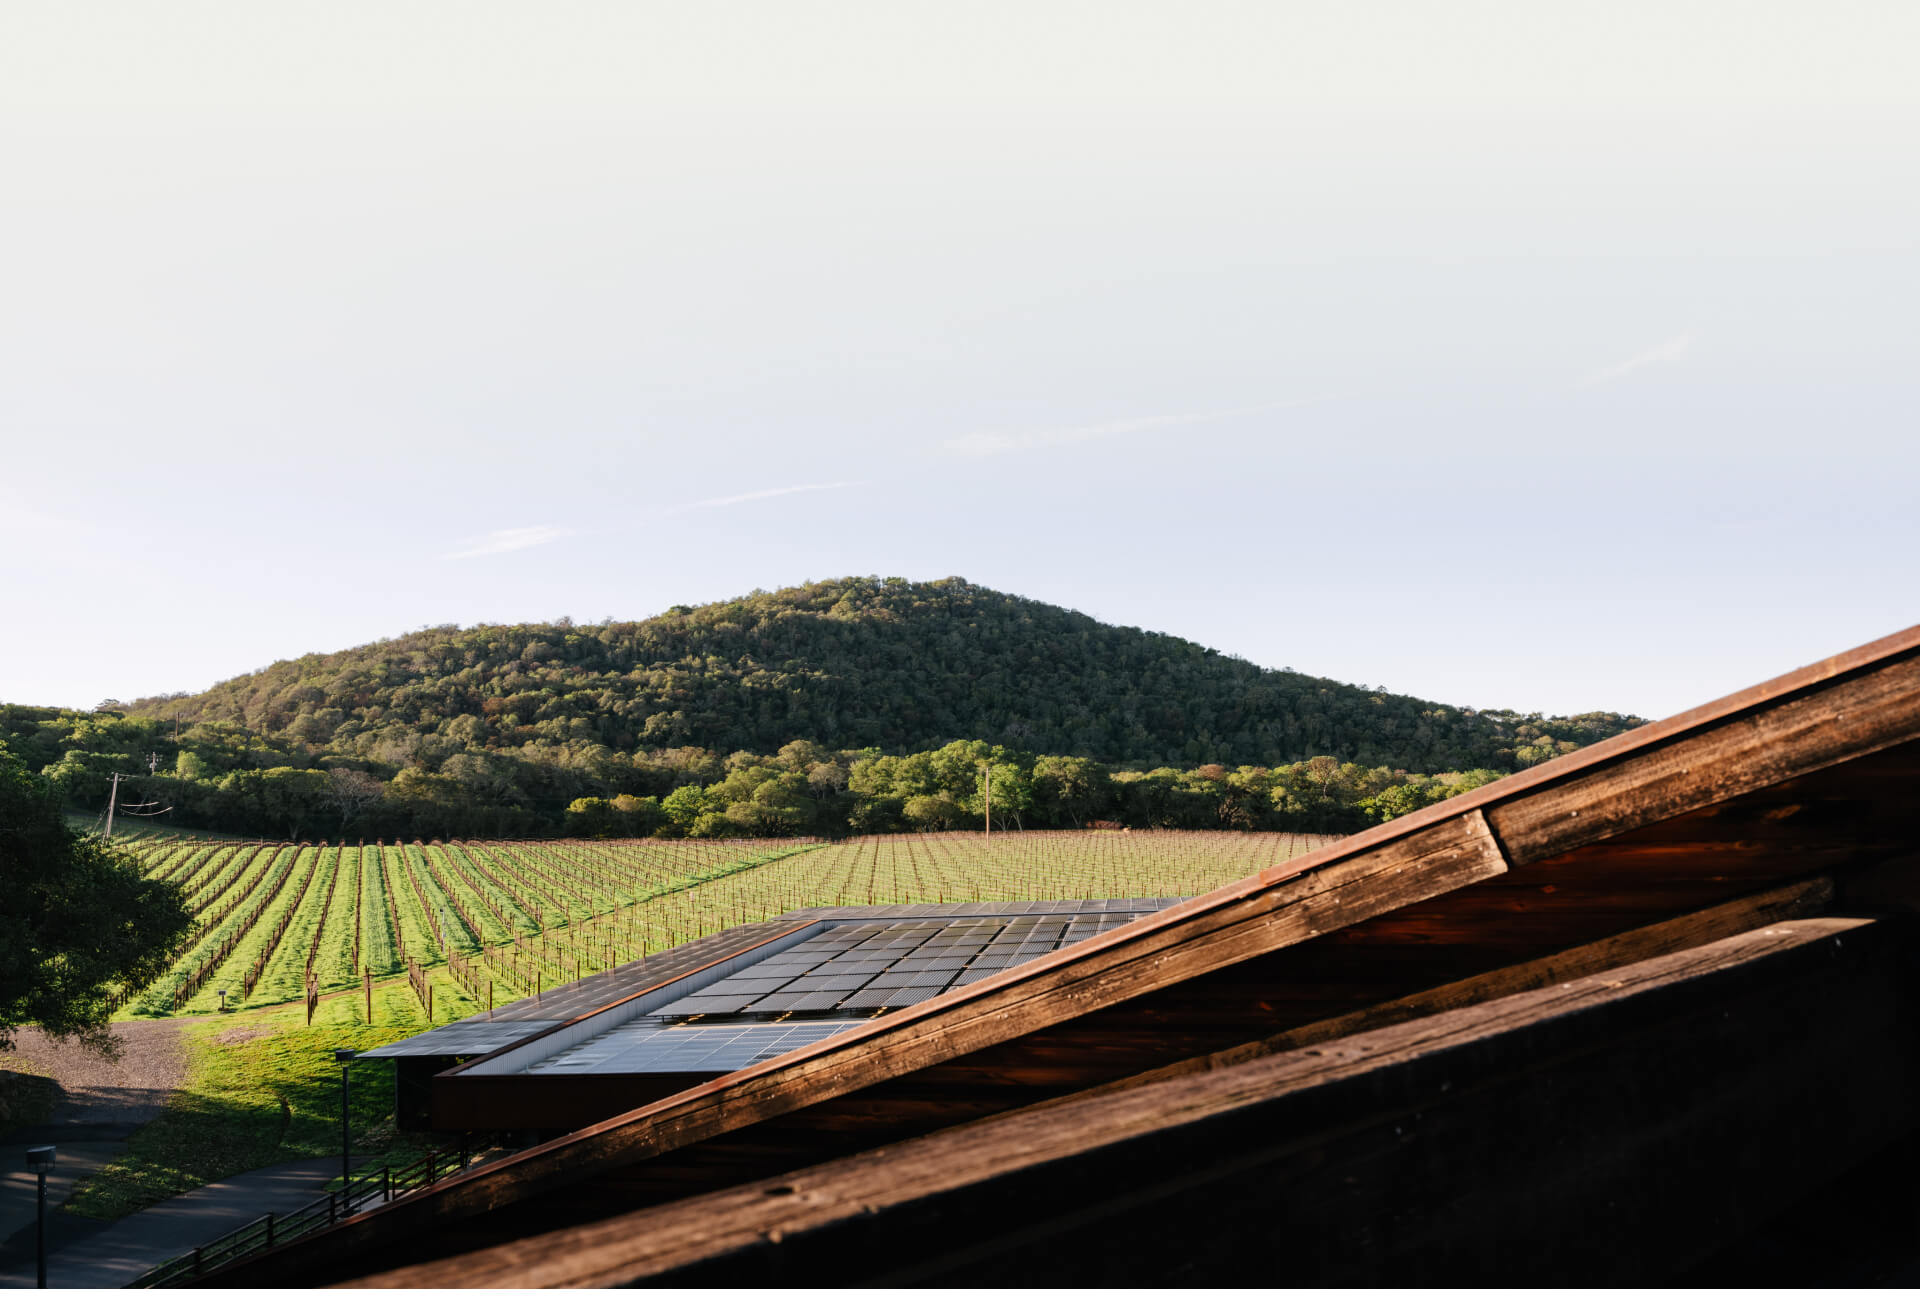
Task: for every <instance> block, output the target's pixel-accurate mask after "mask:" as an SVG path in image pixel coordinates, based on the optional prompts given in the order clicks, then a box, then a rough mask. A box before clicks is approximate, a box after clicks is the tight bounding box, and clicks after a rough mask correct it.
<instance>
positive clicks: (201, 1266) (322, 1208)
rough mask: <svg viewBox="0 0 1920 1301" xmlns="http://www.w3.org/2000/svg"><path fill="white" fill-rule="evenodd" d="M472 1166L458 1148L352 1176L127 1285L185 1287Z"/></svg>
mask: <svg viewBox="0 0 1920 1301" xmlns="http://www.w3.org/2000/svg"><path fill="white" fill-rule="evenodd" d="M472 1164H475V1162H474V1161H472V1160H470V1159H469V1158H468V1155H467V1149H466V1148H465V1147H464V1146H462V1147H460V1148H457V1149H452V1148H450V1149H445V1150H441V1151H433V1152H428V1153H427V1154H426V1155H425V1156H423V1157H421V1158H420V1159H419V1160H418V1161H414V1162H412V1163H411V1164H409V1165H404V1166H399V1167H394V1166H390V1165H383V1166H381V1167H380V1168H379V1169H378V1170H369V1171H365V1172H362V1173H360V1174H356V1175H354V1176H353V1177H352V1178H351V1179H349V1180H348V1181H347V1182H346V1185H345V1186H344V1187H342V1188H338V1189H335V1190H334V1191H333V1192H330V1193H328V1194H327V1195H326V1196H324V1197H320V1198H317V1199H315V1200H314V1201H311V1202H308V1203H307V1204H306V1205H305V1206H302V1207H300V1208H299V1209H297V1210H292V1211H281V1212H269V1213H268V1214H266V1215H263V1216H261V1217H260V1218H259V1219H257V1220H251V1221H249V1222H247V1223H246V1224H243V1225H241V1226H240V1227H239V1228H237V1229H234V1230H233V1231H232V1232H229V1233H223V1234H221V1235H220V1236H219V1237H217V1238H214V1239H212V1240H211V1241H208V1242H203V1243H201V1244H200V1245H199V1246H197V1247H195V1248H194V1249H193V1250H192V1251H190V1252H188V1253H186V1254H185V1255H183V1256H176V1257H174V1258H173V1259H172V1260H169V1261H167V1262H166V1263H165V1264H162V1265H156V1266H154V1267H153V1268H152V1269H150V1270H148V1271H147V1272H146V1273H144V1274H142V1275H141V1276H140V1277H139V1278H137V1279H135V1280H134V1281H133V1282H131V1283H129V1284H128V1285H127V1286H128V1287H190V1286H192V1285H194V1284H195V1283H197V1282H198V1281H199V1280H200V1279H201V1278H203V1277H204V1276H206V1275H207V1274H209V1273H211V1272H212V1271H214V1270H216V1269H219V1268H220V1267H221V1266H222V1265H230V1264H232V1263H233V1262H234V1261H236V1260H243V1259H245V1258H246V1257H248V1256H251V1255H253V1254H254V1253H256V1252H261V1251H266V1250H267V1249H268V1248H270V1247H277V1246H279V1245H280V1244H282V1243H286V1242H292V1241H293V1240H294V1239H295V1238H304V1237H306V1236H307V1235H308V1234H309V1233H317V1232H319V1231H320V1230H321V1229H324V1228H327V1227H328V1226H330V1225H334V1224H338V1223H339V1222H340V1221H342V1220H344V1219H346V1218H348V1217H349V1216H352V1215H357V1214H359V1213H360V1212H361V1211H364V1210H367V1209H368V1208H370V1207H373V1206H380V1205H384V1204H385V1203H387V1202H390V1201H392V1200H393V1199H394V1198H396V1197H404V1196H405V1195H406V1194H408V1193H411V1192H416V1191H418V1190H419V1189H422V1188H425V1187H428V1186H429V1185H431V1184H434V1183H437V1182H438V1181H439V1180H441V1179H444V1178H446V1177H447V1176H448V1175H451V1174H457V1173H458V1172H460V1171H462V1170H465V1169H466V1168H467V1167H468V1166H470V1165H472Z"/></svg>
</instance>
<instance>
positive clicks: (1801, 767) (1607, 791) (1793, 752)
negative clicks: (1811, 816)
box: [1488, 658, 1920, 865]
mask: <svg viewBox="0 0 1920 1301" xmlns="http://www.w3.org/2000/svg"><path fill="white" fill-rule="evenodd" d="M1916 737H1920V660H1916V659H1911V658H1909V659H1902V660H1897V661H1894V662H1892V663H1889V664H1883V665H1880V666H1878V667H1875V668H1873V669H1871V670H1868V671H1866V672H1863V673H1861V674H1860V675H1859V676H1857V677H1853V678H1850V679H1847V680H1845V681H1842V682H1839V683H1836V684H1834V685H1832V686H1829V687H1827V688H1826V689H1825V690H1822V691H1820V692H1817V693H1814V694H1811V695H1805V696H1796V697H1793V698H1790V699H1787V700H1785V701H1781V702H1777V703H1769V704H1767V705H1766V706H1764V707H1756V709H1755V710H1754V711H1753V712H1751V713H1748V714H1744V715H1740V716H1737V717H1734V718H1732V719H1729V720H1727V721H1726V722H1724V723H1721V724H1719V725H1717V726H1714V727H1711V728H1709V729H1708V730H1706V731H1703V732H1700V733H1697V734H1694V735H1690V736H1685V737H1679V738H1676V739H1674V740H1673V741H1671V742H1669V743H1668V744H1666V745H1662V746H1659V747H1656V748H1654V749H1651V750H1645V751H1641V752H1639V753H1635V754H1632V755H1628V756H1623V757H1622V758H1621V759H1620V760H1619V761H1618V762H1616V763H1612V764H1606V765H1603V766H1599V767H1594V768H1591V769H1589V770H1587V771H1583V772H1581V773H1579V774H1578V775H1575V776H1569V777H1568V778H1566V779H1565V780H1563V781H1560V782H1557V783H1555V784H1554V785H1553V786H1551V787H1549V788H1548V789H1546V790H1540V791H1535V792H1533V793H1532V794H1530V795H1529V796H1528V797H1527V798H1526V799H1523V800H1512V801H1509V802H1503V803H1499V804H1496V805H1494V806H1493V807H1492V808H1491V809H1490V810H1489V812H1488V819H1489V821H1490V822H1491V824H1492V826H1493V830H1494V834H1495V835H1496V836H1498V837H1499V840H1500V843H1501V845H1502V846H1503V847H1505V849H1506V851H1507V853H1508V855H1509V856H1510V857H1511V859H1512V861H1513V862H1514V863H1515V864H1516V865H1525V864H1528V863H1533V862H1535V861H1537V860H1539V859H1543V858H1547V857H1550V856H1552V855H1555V854H1561V853H1565V852H1567V851H1569V850H1573V849H1578V848H1580V847H1581V846H1583V845H1589V844H1593V843H1595V842H1597V841H1601V840H1605V839H1607V838H1609V837H1612V836H1615V835H1618V834H1619V833H1621V832H1624V831H1630V830H1633V829H1636V828H1639V827H1644V826H1647V825H1649V824H1653V823H1659V822H1664V821H1666V820H1667V819H1669V818H1673V817H1675V816H1677V815H1680V814H1683V813H1688V812H1691V811H1693V810H1695V809H1699V808H1702V807H1705V806H1707V805H1711V804H1718V803H1722V802H1724V801H1727V800H1731V799H1734V798H1735V797H1737V796H1741V795H1745V794H1747V793H1749V792H1752V791H1757V790H1761V789H1763V788H1766V787H1769V786H1775V785H1778V784H1779V783H1781V782H1785V781H1790V780H1792V779H1793V778H1796V777H1801V776H1804V775H1805V774H1807V773H1811V772H1815V771H1817V770H1819V769H1822V768H1825V767H1828V766H1830V765H1833V764H1837V763H1841V762H1843V761H1845V760H1848V759H1858V758H1860V757H1862V756H1864V755H1869V754H1872V753H1874V752H1875V751H1878V750H1882V749H1885V748H1887V747H1890V746H1895V745H1899V744H1901V743H1902V742H1907V741H1912V740H1914V739H1915V738H1916Z"/></svg>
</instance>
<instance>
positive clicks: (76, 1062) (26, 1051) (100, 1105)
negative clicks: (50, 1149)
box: [0, 1020, 187, 1144]
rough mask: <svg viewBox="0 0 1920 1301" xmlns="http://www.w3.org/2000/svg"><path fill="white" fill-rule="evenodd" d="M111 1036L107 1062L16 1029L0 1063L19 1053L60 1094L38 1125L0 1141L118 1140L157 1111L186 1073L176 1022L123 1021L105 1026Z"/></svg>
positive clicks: (3, 1064)
mask: <svg viewBox="0 0 1920 1301" xmlns="http://www.w3.org/2000/svg"><path fill="white" fill-rule="evenodd" d="M113 1037H114V1039H115V1040H116V1041H118V1043H119V1044H120V1054H119V1057H118V1059H117V1060H114V1061H109V1060H107V1059H106V1058H104V1057H101V1056H99V1055H98V1054H95V1053H90V1052H87V1051H86V1050H85V1049H83V1048H81V1047H80V1045H79V1043H78V1042H77V1041H73V1040H69V1041H68V1042H66V1043H60V1042H57V1041H56V1040H53V1039H49V1038H47V1036H46V1035H44V1034H42V1033H41V1032H40V1031H39V1030H37V1029H33V1028H31V1027H23V1028H22V1029H20V1030H19V1031H17V1032H16V1033H15V1036H14V1044H15V1050H14V1052H11V1053H0V1070H4V1069H6V1068H7V1066H8V1065H9V1064H10V1063H11V1061H12V1059H13V1058H15V1057H20V1058H24V1059H25V1060H26V1061H29V1062H31V1063H33V1065H34V1066H35V1067H37V1068H38V1070H39V1072H40V1073H42V1074H46V1075H51V1076H52V1077H53V1078H54V1080H55V1081H56V1082H57V1083H58V1084H59V1085H60V1101H59V1102H58V1103H57V1104H56V1105H55V1107H54V1111H53V1116H52V1117H51V1118H50V1119H49V1120H48V1121H47V1123H46V1124H44V1125H34V1126H32V1127H31V1128H30V1129H20V1130H15V1131H14V1132H13V1133H11V1134H8V1135H7V1137H6V1141H7V1142H8V1143H9V1144H18V1143H72V1142H80V1141H93V1142H97V1141H100V1140H103V1139H123V1138H126V1137H127V1136H128V1135H130V1134H132V1133H133V1131H134V1130H136V1129H138V1128H140V1126H142V1125H144V1124H146V1123H147V1122H148V1121H149V1120H152V1119H153V1118H154V1117H155V1116H157V1115H159V1114H160V1111H161V1109H162V1108H163V1107H165V1106H166V1103H167V1096H168V1095H169V1094H171V1093H172V1092H173V1091H174V1090H175V1089H177V1088H179V1087H180V1085H181V1084H182V1083H183V1082H185V1080H186V1077H187V1055H186V1050H185V1048H184V1047H183V1045H182V1044H181V1042H180V1024H179V1022H178V1021H172V1020H166V1021H125V1022H122V1023H120V1024H119V1025H116V1026H115V1027H114V1028H113Z"/></svg>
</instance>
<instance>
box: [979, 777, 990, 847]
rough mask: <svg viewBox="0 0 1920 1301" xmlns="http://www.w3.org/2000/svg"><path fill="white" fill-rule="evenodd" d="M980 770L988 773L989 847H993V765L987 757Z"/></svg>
mask: <svg viewBox="0 0 1920 1301" xmlns="http://www.w3.org/2000/svg"><path fill="white" fill-rule="evenodd" d="M980 770H981V771H982V772H984V773H986V775H987V848H988V849H992V848H993V765H992V764H990V763H988V762H987V761H986V760H985V759H982V760H981V761H980Z"/></svg>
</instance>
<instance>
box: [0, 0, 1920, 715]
mask: <svg viewBox="0 0 1920 1301" xmlns="http://www.w3.org/2000/svg"><path fill="white" fill-rule="evenodd" d="M1916 48H1920V6H1916V5H1913V4H1911V3H1907V2H1906V0H1891V2H1889V3H1861V2H1859V0H1827V2H1826V3H1822V4H1820V5H1808V4H1804V3H1786V4H1782V3H1766V2H1765V0H1740V2H1736V3H1719V2H1715V3H1701V2H1699V0H1694V2H1688V0H1658V2H1656V3H1641V2H1637V0H1605V2H1604V3H1579V2H1577V0H1574V2H1560V3H1555V4H1552V5H1541V4H1538V3H1533V2H1531V0H1521V2H1518V3H1495V2H1492V0H1480V2H1475V0H1455V2H1454V3H1449V4H1446V5H1435V4H1430V3H1425V2H1417V3H1390V2H1387V0H1379V2H1374V3H1363V4H1356V3H1353V2H1352V0H1337V2H1334V3H1318V2H1313V0H1289V2H1287V3H1279V4H1275V3H1272V2H1271V0H1262V2H1260V3H1245V4H1242V3H1207V2H1206V0H1179V2H1178V3H1164V4H1159V3H1156V4H1141V3H1122V2H1121V0H1100V2H1099V3H1050V2H1048V0H1016V2H1014V3H997V2H994V0H970V3H967V4H964V5H960V4H952V3H944V4H922V3H910V2H902V0H887V2H884V3H800V2H798V0H777V2H774V3H726V2H724V0H716V2H715V3H709V4H698V5H689V4H684V3H649V2H647V0H622V2H620V3H568V2H566V0H550V2H547V3H540V4H531V3H519V4H501V3H488V2H485V0H459V2H457V3H439V2H435V3H420V2H415V3H407V2H405V0H401V2H398V3H395V2H393V0H381V2H380V3H353V2H352V0H326V2H325V3H318V4H308V3H299V2H296V0H276V3H274V4H271V5H261V4H257V3H250V2H247V0H223V2H219V3H204V2H201V3H196V2H195V0H174V2H173V3H170V4H167V5H151V4H147V3H144V2H138V3H127V4H118V3H106V2H99V3H79V4H76V3H73V2H72V0H53V2H51V3H40V2H38V0H10V3H8V4H7V5H6V6H4V7H3V8H0V175H3V176H4V177H5V178H6V179H5V181H4V182H3V184H4V186H5V189H6V200H5V202H4V203H3V204H0V232H4V238H0V610H4V611H5V612H6V623H7V625H8V635H6V636H5V637H4V638H0V700H8V701H13V702H19V703H29V704H45V705H64V706H75V707H90V706H92V705H93V704H94V703H96V702H97V701H99V700H101V699H103V698H107V697H119V698H124V699H131V698H134V697H137V696H141V695H147V694H155V693H160V692H168V691H193V690H199V689H203V688H205V687H207V686H210V685H211V684H213V683H214V682H216V681H219V680H222V679H225V678H228V677H232V676H234V675H235V674H238V673H243V672H246V671H249V670H251V669H254V668H257V667H260V666H263V665H265V664H267V663H269V662H271V661H273V660H276V659H281V658H286V657H290V656H297V655H300V654H304V653H307V652H313V651H329V650H338V649H343V648H345V647H348V646H353V645H358V644H362V643H365V642H368V641H372V640H375V639H377V638H381V637H386V636H393V635H397V634H400V633H403V632H405V631H408V630H410V629H413V628H418V627H421V626H424V625H435V624H445V623H458V624H474V623H481V622H519V621H528V620H547V619H553V618H557V617H559V616H562V615H565V616H569V617H572V618H574V619H576V620H580V621H588V622H592V621H598V620H599V619H601V618H604V617H609V616H611V617H613V618H616V619H632V618H642V617H645V616H648V615H651V614H655V613H659V612H660V611H662V610H664V609H666V608H667V607H668V606H671V605H674V604H678V603H688V604H697V603H701V602H705V601H712V600H722V599H726V598H728V597H732V596H737V595H740V594H743V593H745V592H748V591H751V590H753V589H756V588H765V589H769V590H770V589H775V588H778V587H782V586H786V585H789V584H793V583H798V582H802V581H807V580H818V579H825V578H830V577H835V576H840V575H846V574H878V575H882V576H893V575H898V576H904V577H908V578H915V579H933V578H941V577H946V576H949V575H961V576H964V577H966V578H968V579H969V580H972V581H973V582H976V583H981V584H985V585H987V586H989V587H993V588H998V589H1001V590H1004V591H1011V592H1016V593H1019V594H1021V595H1025V596H1029V597H1033V598H1036V599H1039V600H1043V601H1049V602H1053V603H1056V604H1059V605H1064V606H1068V607H1070V608H1073V609H1077V610H1080V611H1083V612H1085V613H1087V614H1089V615H1092V616H1094V617H1096V618H1099V619H1102V620H1106V621H1109V622H1113V623H1119V624H1126V625H1133V626H1138V627H1143V628H1149V629H1153V630H1156V631H1163V632H1171V633H1175V634H1178V635H1180V636H1184V637H1187V638H1190V639H1192V640H1195V641H1198V642H1201V643H1204V644H1206V645H1209V646H1213V647H1216V648H1218V649H1220V650H1222V651H1226V652H1230V653H1232V654H1235V655H1239V656H1242V657H1244V658H1246V659H1248V660H1251V661H1254V662H1255V663H1259V664H1264V665H1269V666H1273V667H1283V666H1284V667H1292V668H1296V669H1300V670H1303V671H1306V672H1311V673H1315V674H1321V675H1325V676H1328V677H1333V678H1338V679H1341V680H1343V681H1350V682H1359V683H1362V684H1366V685H1379V686H1385V687H1388V688H1390V689H1392V690H1395V691H1402V692H1407V693H1410V694H1414V695H1419V696H1424V697H1428V698H1432V699H1438V700H1443V701H1447V702H1449V703H1453V704H1457V705H1467V706H1474V707H1481V708H1515V709H1526V710H1542V711H1550V712H1574V711H1581V710H1590V709H1616V710H1621V711H1627V712H1635V713H1640V714H1643V715H1646V716H1650V717H1657V716H1660V715H1664V714H1667V713H1671V712H1675V711H1678V710H1680V709H1684V708H1687V707H1689V706H1691V705H1694V704H1697V703H1700V702H1702V701H1704V700H1707V699H1710V698H1712V697H1715V696H1718V695H1722V694H1725V693H1727V692H1730V691H1733V690H1737V689H1739V688H1741V687H1743V686H1746V685H1749V684H1751V683H1754V682H1757V681H1760V680H1762V679H1765V678H1768V677H1771V676H1773V675H1775V674H1777V673H1781V672H1785V671H1787V670H1789V669H1791V668H1794V667H1796V666H1798V665H1801V664H1804V663H1807V662H1810V661H1813V660H1817V659H1820V658H1822V657H1824V656H1826V655H1829V654H1832V653H1835V652H1838V651H1841V650H1844V649H1846V648H1848V647H1850V646H1853V645H1855V644H1858V643H1860V642H1863V641H1867V640H1870V639H1872V638H1875V637H1878V636H1882V635H1884V634H1887V633H1890V632H1894V631H1896V630H1899V629H1901V628H1904V627H1906V626H1907V625H1909V624H1912V623H1915V622H1916V621H1920V599H1916V598H1917V597H1920V585H1917V584H1916V581H1915V573H1916V565H1915V557H1916V556H1920V501H1917V500H1916V497H1917V496H1920V488H1917V485H1920V446H1916V444H1917V442H1920V440H1917V439H1916V434H1917V433H1920V420H1916V416H1920V320H1916V314H1917V313H1920V250H1917V249H1916V240H1917V239H1920V150H1916V149H1915V148H1914V147H1913V141H1914V140H1915V139H1916V138H1920V78H1916V77H1915V76H1913V75H1912V65H1911V60H1912V52H1913V51H1914V50H1915V49H1916Z"/></svg>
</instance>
